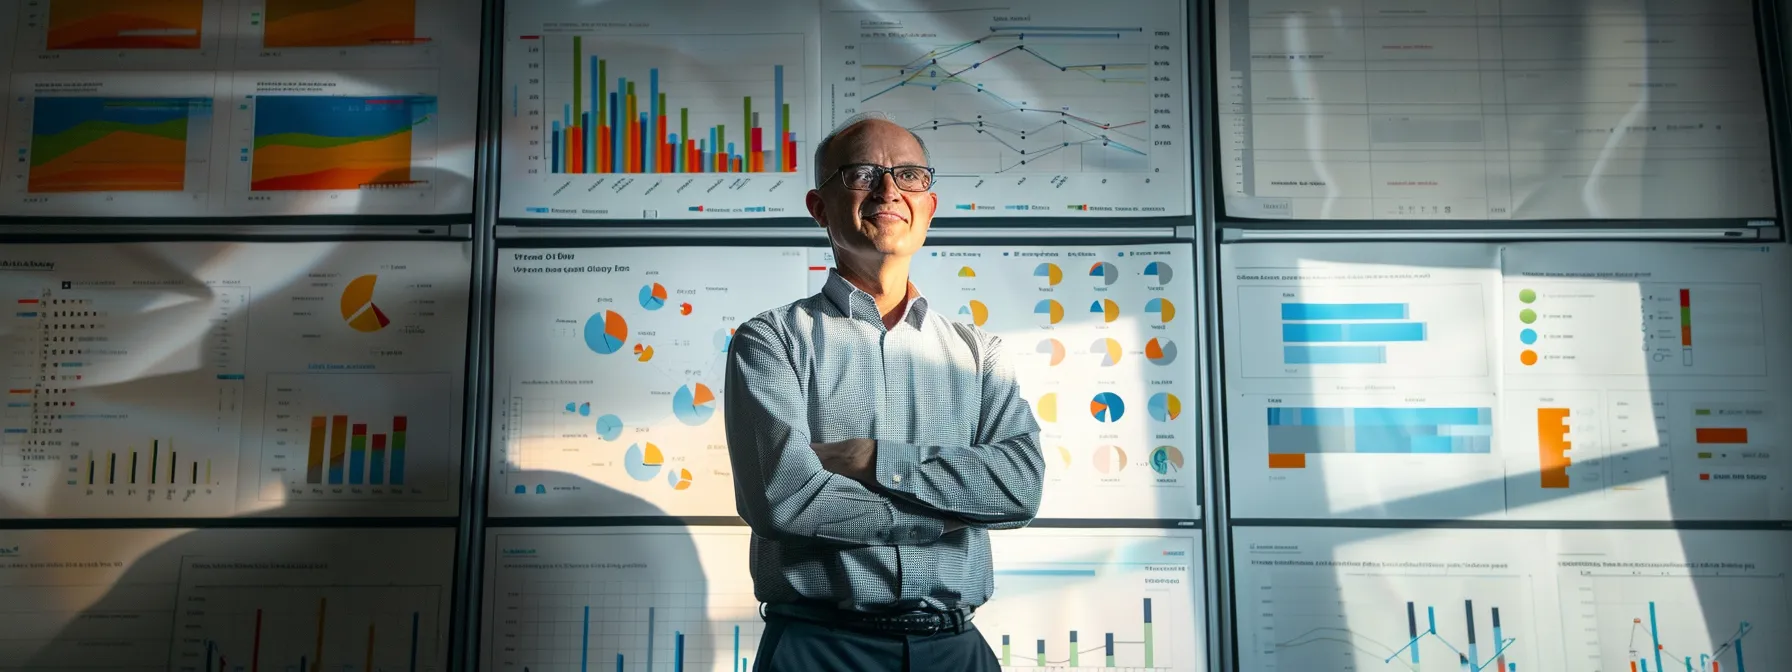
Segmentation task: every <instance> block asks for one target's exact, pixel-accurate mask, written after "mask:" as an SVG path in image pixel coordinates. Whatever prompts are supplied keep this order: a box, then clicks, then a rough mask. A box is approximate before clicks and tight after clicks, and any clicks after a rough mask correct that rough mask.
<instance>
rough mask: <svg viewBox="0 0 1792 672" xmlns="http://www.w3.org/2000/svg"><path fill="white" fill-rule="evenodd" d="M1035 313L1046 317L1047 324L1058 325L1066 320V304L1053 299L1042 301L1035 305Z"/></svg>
mask: <svg viewBox="0 0 1792 672" xmlns="http://www.w3.org/2000/svg"><path fill="white" fill-rule="evenodd" d="M1033 313H1034V314H1036V315H1044V316H1046V318H1045V319H1046V320H1047V322H1046V323H1047V324H1057V323H1058V321H1059V320H1062V319H1064V304H1062V303H1058V302H1057V301H1056V300H1053V299H1040V300H1039V303H1036V304H1033Z"/></svg>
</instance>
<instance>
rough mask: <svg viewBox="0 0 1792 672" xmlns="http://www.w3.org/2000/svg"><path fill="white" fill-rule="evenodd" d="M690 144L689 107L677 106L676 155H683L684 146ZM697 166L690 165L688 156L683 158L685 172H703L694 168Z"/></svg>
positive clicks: (684, 151)
mask: <svg viewBox="0 0 1792 672" xmlns="http://www.w3.org/2000/svg"><path fill="white" fill-rule="evenodd" d="M690 146H691V110H690V108H686V107H681V108H678V155H679V156H685V154H686V152H687V151H688V150H686V149H685V148H686V147H690ZM673 165H677V164H673ZM698 167H699V166H693V165H690V159H689V158H686V159H685V161H684V169H685V171H686V172H691V173H701V172H703V171H701V170H696V168H698Z"/></svg>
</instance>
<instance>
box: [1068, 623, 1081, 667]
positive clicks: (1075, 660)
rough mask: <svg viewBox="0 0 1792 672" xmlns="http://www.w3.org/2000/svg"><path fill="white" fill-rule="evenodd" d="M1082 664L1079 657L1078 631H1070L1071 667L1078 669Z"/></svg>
mask: <svg viewBox="0 0 1792 672" xmlns="http://www.w3.org/2000/svg"><path fill="white" fill-rule="evenodd" d="M1081 664H1082V663H1081V662H1079V660H1078V656H1077V642H1076V631H1075V630H1071V631H1070V666H1071V667H1078V666H1080V665H1081Z"/></svg>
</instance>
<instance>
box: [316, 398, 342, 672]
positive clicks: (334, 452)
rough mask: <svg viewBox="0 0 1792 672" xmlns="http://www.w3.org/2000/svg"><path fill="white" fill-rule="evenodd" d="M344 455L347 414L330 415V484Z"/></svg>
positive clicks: (339, 470)
mask: <svg viewBox="0 0 1792 672" xmlns="http://www.w3.org/2000/svg"><path fill="white" fill-rule="evenodd" d="M346 457H348V416H346V415H333V416H330V485H342V460H343V459H344V458H346ZM319 664H322V663H321V662H320V663H319Z"/></svg>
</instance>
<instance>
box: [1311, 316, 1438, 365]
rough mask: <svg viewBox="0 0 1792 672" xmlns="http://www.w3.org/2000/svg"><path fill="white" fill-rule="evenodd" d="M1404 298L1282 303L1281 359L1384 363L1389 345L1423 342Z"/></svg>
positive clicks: (1422, 329) (1422, 331) (1422, 333)
mask: <svg viewBox="0 0 1792 672" xmlns="http://www.w3.org/2000/svg"><path fill="white" fill-rule="evenodd" d="M1410 312H1411V311H1410V310H1409V308H1408V306H1407V304H1404V303H1283V304H1281V319H1282V343H1284V345H1283V346H1282V363H1284V364H1341V365H1361V364H1386V363H1388V344H1392V343H1423V342H1425V341H1426V339H1427V337H1428V335H1429V331H1428V329H1427V326H1426V324H1425V323H1424V322H1413V321H1409V320H1408V316H1409V314H1410Z"/></svg>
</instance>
